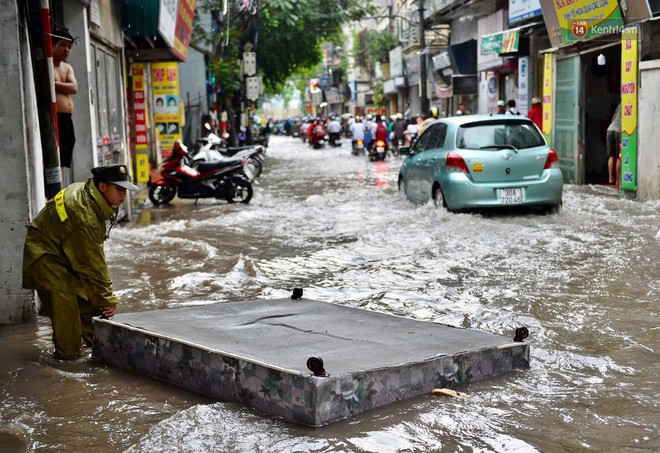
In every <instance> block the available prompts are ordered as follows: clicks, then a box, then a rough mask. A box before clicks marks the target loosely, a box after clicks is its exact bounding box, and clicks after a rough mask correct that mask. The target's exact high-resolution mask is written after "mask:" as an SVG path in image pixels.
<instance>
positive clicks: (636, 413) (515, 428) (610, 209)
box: [0, 137, 660, 452]
mask: <svg viewBox="0 0 660 453" xmlns="http://www.w3.org/2000/svg"><path fill="white" fill-rule="evenodd" d="M400 163H401V161H400V160H398V159H390V160H389V161H386V162H379V163H370V162H368V161H367V160H366V159H365V158H364V157H356V156H352V155H350V153H349V151H348V146H347V144H344V146H343V147H342V148H333V149H326V150H323V151H319V150H312V149H310V148H309V147H308V146H307V145H303V144H302V143H301V142H300V141H299V140H297V139H293V138H283V137H273V138H272V139H271V147H270V149H269V151H268V157H267V162H266V168H265V171H264V173H263V175H262V176H261V177H260V178H259V180H258V183H257V185H256V186H255V196H254V199H253V200H252V202H251V203H250V204H249V205H240V204H239V205H229V204H227V203H226V202H224V201H216V200H200V201H199V202H198V203H193V202H189V201H181V200H178V199H175V201H174V203H173V204H172V205H170V206H166V207H162V208H153V207H151V206H150V205H149V203H148V202H145V206H144V209H143V210H142V211H141V214H140V217H139V219H137V220H136V221H135V222H133V223H125V224H122V225H121V226H119V227H117V228H115V229H114V230H113V231H112V237H111V239H110V240H109V241H108V242H107V243H106V254H107V259H108V263H109V266H110V271H111V275H112V277H113V281H114V288H115V291H116V292H117V294H118V295H119V296H120V299H121V310H122V311H124V312H130V311H145V310H166V309H169V308H175V307H183V306H190V305H197V304H207V303H222V302H227V301H240V300H250V299H255V298H276V297H283V296H287V295H289V294H290V291H291V289H292V288H294V287H303V288H305V295H306V297H309V298H313V299H318V300H323V301H327V302H332V303H337V304H343V305H348V306H352V307H359V308H363V309H367V310H375V311H379V312H383V313H391V314H396V315H402V316H408V317H411V318H415V319H421V320H428V321H433V322H438V323H444V324H450V325H455V326H462V327H471V328H475V329H481V330H484V331H487V332H491V333H496V334H503V335H510V334H511V332H513V329H514V328H515V327H517V326H519V325H524V326H527V327H528V329H529V331H530V337H529V338H528V340H527V341H529V342H530V343H531V368H530V369H528V370H524V371H517V372H513V373H509V374H506V375H502V376H499V377H496V378H493V379H490V380H486V381H483V382H478V383H474V384H470V385H466V386H463V387H462V388H459V390H460V391H462V392H465V393H467V394H468V397H467V398H465V399H439V398H437V397H433V396H432V395H428V396H421V397H418V398H413V399H410V400H407V401H402V402H398V403H396V404H392V405H390V406H386V407H384V408H381V409H377V410H373V411H370V412H366V413H363V414H360V415H358V416H356V417H353V418H351V419H348V420H344V421H340V422H337V423H334V424H332V425H330V426H327V427H324V428H317V429H312V428H306V427H301V426H297V425H294V424H291V423H288V422H285V421H282V420H279V419H277V418H275V417H273V416H271V415H268V414H265V413H263V412H260V411H258V410H256V409H253V408H250V407H245V406H241V405H236V404H228V403H223V402H218V401H214V400H211V399H209V398H206V397H204V396H201V395H198V394H196V393H193V392H190V391H187V390H185V389H181V388H178V387H175V386H172V385H169V384H167V383H163V382H159V381H157V380H154V379H151V378H148V377H144V376H140V375H137V374H134V373H131V372H129V371H126V370H122V369H119V368H117V367H114V366H110V365H106V364H104V363H102V362H100V361H98V360H95V359H93V358H92V357H90V356H89V354H88V357H85V358H84V359H81V360H78V361H75V362H61V361H57V360H54V359H52V352H53V348H52V344H51V342H50V336H51V330H50V323H49V321H48V319H44V318H39V319H38V320H37V322H35V323H29V324H25V325H17V326H1V327H0V342H1V344H2V348H0V451H2V452H15V451H16V452H18V451H72V452H87V451H89V452H98V451H104V452H106V451H107V452H114V451H132V452H159V451H162V452H171V451H181V452H198V451H199V452H207V451H218V452H254V451H259V452H308V451H309V452H454V451H464V452H471V451H479V452H485V451H489V452H490V451H495V452H533V451H541V452H546V451H553V452H554V451H570V452H576V451H612V452H639V451H660V438H659V437H658V420H659V419H660V410H659V408H658V393H659V391H660V379H659V376H660V361H659V360H658V351H659V348H660V327H659V322H658V319H660V318H659V316H658V315H659V311H660V310H659V309H658V301H659V300H660V266H659V265H658V263H660V231H659V229H660V203H659V202H657V201H656V202H641V201H636V200H630V199H626V198H624V197H623V196H621V195H620V194H618V193H616V192H614V191H612V190H609V189H607V188H604V187H599V186H572V185H567V186H565V193H564V206H563V208H562V209H561V211H560V212H559V213H558V214H554V215H539V214H537V213H533V212H525V211H507V212H500V213H496V214H490V215H480V214H449V213H447V212H446V211H445V210H443V209H437V208H435V207H434V206H432V205H431V204H429V205H424V206H416V205H413V204H412V203H410V202H408V201H407V200H405V199H404V198H403V197H402V196H401V195H400V194H398V193H397V189H396V181H397V174H398V168H399V166H400ZM191 328H194V326H191ZM383 334H384V335H386V334H387V333H383Z"/></svg>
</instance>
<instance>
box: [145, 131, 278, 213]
mask: <svg viewBox="0 0 660 453" xmlns="http://www.w3.org/2000/svg"><path fill="white" fill-rule="evenodd" d="M205 128H206V129H207V134H206V136H205V137H203V138H201V139H200V140H199V141H198V147H197V149H196V150H194V151H192V152H191V151H189V150H188V147H187V146H186V145H184V144H183V143H182V142H181V141H177V142H175V143H174V147H173V148H172V150H171V154H170V156H169V157H168V158H166V159H165V160H163V162H162V164H161V166H160V169H159V170H160V178H159V179H158V180H156V181H153V182H152V183H151V187H150V188H149V199H150V200H151V202H152V203H153V204H154V205H155V206H159V205H166V204H168V203H170V202H171V201H172V200H173V199H174V197H175V196H177V195H178V197H179V198H187V199H194V200H197V199H199V198H217V199H223V200H226V201H227V202H228V203H236V202H240V203H249V202H250V200H251V199H252V196H253V193H254V192H253V188H252V183H253V181H254V180H255V178H258V177H259V176H260V175H261V172H262V170H263V163H264V159H265V156H266V148H267V147H268V137H265V139H264V137H262V138H261V140H259V143H258V144H254V145H245V146H238V147H230V146H227V144H226V142H225V140H224V139H223V138H221V137H219V136H217V135H216V134H214V133H213V132H212V131H211V128H210V125H208V124H206V125H205Z"/></svg>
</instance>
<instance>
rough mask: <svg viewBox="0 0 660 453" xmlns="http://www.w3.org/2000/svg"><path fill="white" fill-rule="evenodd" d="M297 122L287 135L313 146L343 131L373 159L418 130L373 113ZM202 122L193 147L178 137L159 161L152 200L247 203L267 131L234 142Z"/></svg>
mask: <svg viewBox="0 0 660 453" xmlns="http://www.w3.org/2000/svg"><path fill="white" fill-rule="evenodd" d="M392 120H393V121H396V120H397V119H396V118H392ZM297 126H298V128H297V129H294V128H289V135H293V136H299V137H301V138H302V140H303V142H307V143H309V145H310V146H311V147H312V148H315V149H323V148H325V147H326V146H330V147H340V146H342V141H341V138H342V136H344V137H346V138H348V139H350V143H351V153H352V154H353V155H355V156H359V155H363V156H368V157H369V160H371V161H377V160H385V159H386V158H387V156H388V155H389V156H398V150H399V148H400V147H401V146H410V145H411V144H412V143H413V142H414V140H415V139H416V135H417V134H416V130H415V131H411V130H406V131H405V133H400V131H397V130H396V125H394V126H395V127H392V128H387V124H386V123H385V121H384V120H383V119H382V118H378V117H377V118H375V119H373V118H371V117H370V116H368V117H367V118H364V119H363V118H361V117H359V116H357V117H355V118H346V119H342V118H340V117H335V118H329V119H324V118H311V119H308V120H306V121H302V122H300V124H299V125H297ZM204 127H205V129H206V131H205V136H204V137H203V138H201V139H199V140H198V143H197V146H196V147H195V149H193V150H189V149H188V147H187V146H186V145H184V144H183V143H182V142H181V141H177V142H175V144H174V146H173V148H172V150H171V153H170V155H169V156H168V157H167V158H166V159H164V160H163V162H162V163H161V165H160V168H159V172H160V176H159V178H158V179H157V180H156V181H152V182H151V184H150V188H149V199H150V200H151V202H152V203H153V205H154V206H160V205H166V204H168V203H170V202H171V201H172V200H173V199H174V197H175V196H178V197H179V198H184V199H194V200H197V199H199V198H216V199H223V200H226V201H227V202H228V203H237V202H239V203H249V202H250V200H251V199H252V196H253V194H254V190H253V187H252V184H253V182H254V180H255V178H258V177H259V176H260V175H261V173H262V170H263V164H264V159H265V156H266V149H267V148H268V134H266V135H260V136H258V137H256V139H255V142H256V143H255V144H252V145H244V146H237V147H231V146H228V144H227V142H226V137H220V136H218V135H216V134H215V133H214V132H213V131H212V130H211V126H210V125H209V124H205V125H204ZM388 129H391V130H388ZM278 132H279V130H278V129H276V130H275V133H278Z"/></svg>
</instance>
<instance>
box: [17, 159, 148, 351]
mask: <svg viewBox="0 0 660 453" xmlns="http://www.w3.org/2000/svg"><path fill="white" fill-rule="evenodd" d="M92 175H93V177H92V178H89V179H88V180H87V181H86V182H84V183H74V184H71V185H69V186H68V187H66V188H65V189H63V190H61V191H60V192H59V193H58V194H57V195H56V196H55V197H54V198H53V199H51V200H49V201H48V203H47V204H46V206H45V207H44V208H43V209H42V210H41V211H40V212H39V214H37V216H36V217H35V218H34V220H33V221H32V223H31V224H30V225H29V227H28V232H27V236H26V238H25V248H24V252H23V286H24V287H25V288H29V289H36V290H37V293H38V294H39V299H40V300H41V303H42V310H43V314H45V315H47V316H48V317H49V318H50V320H51V323H52V326H53V343H54V344H55V356H56V357H58V358H61V359H67V360H72V359H76V358H79V357H80V356H81V354H80V348H81V346H82V343H81V338H82V340H83V341H84V342H85V344H86V345H88V346H91V345H92V342H93V331H92V317H94V316H101V315H103V316H105V317H108V318H109V317H111V316H113V315H114V314H115V313H116V311H117V303H118V302H119V299H118V298H117V296H115V295H114V294H113V292H112V281H111V280H110V275H109V273H108V266H107V264H106V262H105V252H104V251H103V242H104V241H105V240H106V239H107V238H108V233H109V231H110V230H108V232H106V221H107V220H110V221H111V222H110V228H112V226H113V225H114V220H115V218H116V212H117V209H118V208H119V206H120V205H121V204H122V203H123V202H124V200H126V191H127V190H137V189H138V188H137V187H136V186H135V185H133V184H131V180H130V177H129V175H128V169H127V168H126V165H108V166H102V167H95V168H93V169H92Z"/></svg>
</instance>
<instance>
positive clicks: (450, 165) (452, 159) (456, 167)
mask: <svg viewBox="0 0 660 453" xmlns="http://www.w3.org/2000/svg"><path fill="white" fill-rule="evenodd" d="M445 165H446V167H447V171H454V172H458V173H470V171H469V170H468V168H467V165H465V161H464V160H463V158H462V157H461V156H459V155H458V154H456V153H448V154H447V157H446V160H445Z"/></svg>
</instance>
